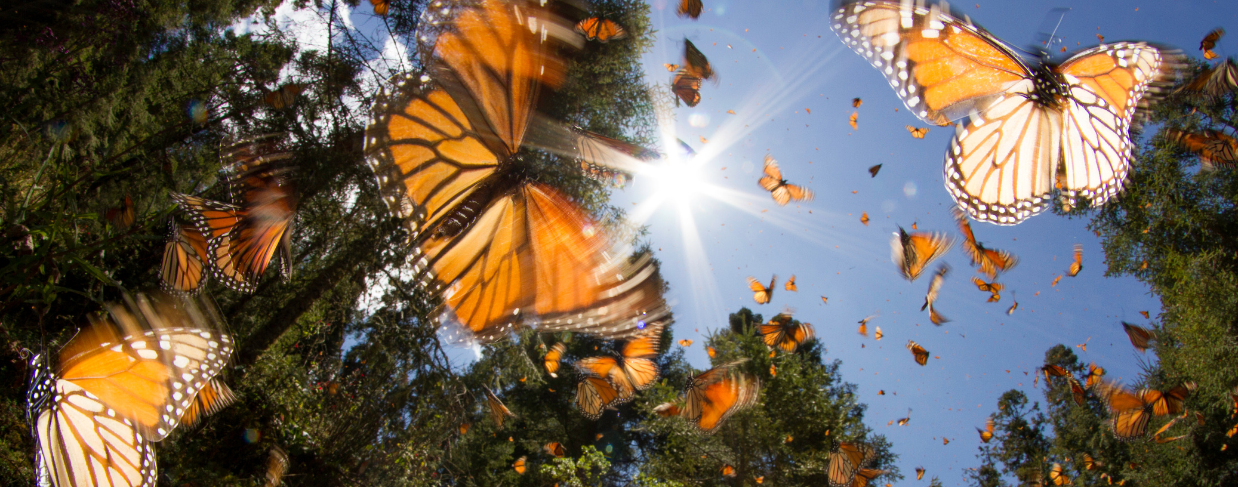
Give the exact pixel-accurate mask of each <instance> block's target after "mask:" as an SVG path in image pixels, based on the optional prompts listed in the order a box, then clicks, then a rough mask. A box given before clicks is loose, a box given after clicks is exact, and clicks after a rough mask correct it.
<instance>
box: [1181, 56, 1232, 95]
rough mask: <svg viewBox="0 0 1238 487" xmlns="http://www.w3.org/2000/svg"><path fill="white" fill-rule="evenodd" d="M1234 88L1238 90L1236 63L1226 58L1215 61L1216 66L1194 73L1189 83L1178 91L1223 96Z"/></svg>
mask: <svg viewBox="0 0 1238 487" xmlns="http://www.w3.org/2000/svg"><path fill="white" fill-rule="evenodd" d="M1236 90H1238V64H1235V63H1234V60H1233V59H1226V60H1225V61H1223V62H1220V63H1217V65H1216V66H1213V67H1211V68H1205V69H1204V70H1203V71H1200V72H1199V74H1197V75H1195V78H1194V79H1192V80H1191V82H1190V83H1187V84H1186V85H1184V86H1183V87H1182V88H1179V91H1184V92H1188V93H1201V94H1203V95H1205V96H1209V97H1219V96H1224V95H1225V94H1226V93H1231V92H1233V91H1236Z"/></svg>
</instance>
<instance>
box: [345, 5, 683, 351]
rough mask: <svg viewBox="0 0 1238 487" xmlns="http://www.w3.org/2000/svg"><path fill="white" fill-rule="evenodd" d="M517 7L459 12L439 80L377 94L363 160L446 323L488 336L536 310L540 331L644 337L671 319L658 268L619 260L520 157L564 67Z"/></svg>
mask: <svg viewBox="0 0 1238 487" xmlns="http://www.w3.org/2000/svg"><path fill="white" fill-rule="evenodd" d="M510 7H511V5H510V4H508V3H505V2H502V1H499V0H487V1H482V2H480V3H479V4H478V5H477V6H469V7H464V8H455V9H450V12H451V15H452V16H451V18H450V19H448V20H446V21H444V25H445V27H444V28H443V30H442V32H441V33H440V34H439V35H438V37H437V40H436V42H435V44H434V47H433V50H432V54H433V57H434V60H435V64H434V69H433V71H432V74H433V76H429V75H427V76H424V77H421V78H420V79H418V78H415V77H412V76H405V77H401V78H398V79H397V80H396V82H395V86H394V88H392V89H391V91H390V92H388V89H386V88H384V90H383V92H381V93H380V94H379V95H378V96H377V98H376V102H375V105H374V107H373V109H372V112H371V114H372V117H373V118H372V119H371V122H370V124H369V126H368V127H367V129H366V149H365V152H366V156H367V161H368V162H369V164H370V167H371V169H372V170H373V171H374V173H375V175H376V177H377V178H378V182H379V188H380V192H381V194H382V196H383V199H384V200H385V201H386V202H387V206H388V208H389V210H390V211H392V213H394V214H396V215H397V216H398V217H400V218H402V219H403V220H404V223H405V225H406V226H408V227H409V230H410V233H411V234H412V235H413V237H412V241H411V243H412V245H413V246H414V247H415V248H416V252H417V253H418V254H419V255H420V256H421V258H420V259H419V261H420V262H421V264H420V265H419V267H420V268H419V269H418V271H419V272H420V277H421V278H422V281H423V282H424V283H425V284H426V285H427V287H428V288H429V290H430V291H431V292H434V293H437V294H440V295H441V296H442V298H443V305H442V306H443V307H442V308H441V311H442V312H441V313H435V316H436V317H437V319H438V321H440V322H441V323H444V324H449V325H456V324H459V325H462V326H461V328H463V329H464V330H463V332H464V333H462V334H461V335H463V336H466V337H468V338H472V339H475V340H479V341H492V340H495V339H498V338H501V337H504V336H506V335H507V334H508V333H509V331H510V330H511V329H512V328H514V327H516V326H517V324H518V323H519V322H521V321H524V320H526V319H532V318H535V319H536V320H538V321H539V322H540V323H541V324H540V326H539V330H540V331H542V332H555V331H564V330H572V331H578V332H587V333H594V334H601V335H604V336H610V337H614V336H627V335H630V334H632V333H636V331H634V330H639V329H640V327H642V326H644V325H645V324H646V323H652V322H654V321H656V319H658V318H659V317H660V316H661V313H662V311H660V310H662V309H663V306H662V305H663V302H662V297H661V290H660V279H659V278H658V277H657V269H656V266H655V264H654V263H653V262H652V261H651V260H649V259H639V260H638V261H636V262H634V263H629V262H628V259H626V258H617V257H618V256H617V255H612V254H611V253H610V252H611V251H612V248H611V244H610V239H609V237H608V235H606V233H605V232H603V231H602V229H601V227H600V226H599V225H598V224H597V223H595V222H594V221H593V220H592V219H591V218H589V217H588V216H587V215H586V213H585V212H584V210H582V209H581V208H580V207H579V206H577V205H576V204H574V203H572V202H571V201H570V200H569V199H568V198H566V197H565V196H563V195H562V194H560V193H559V192H558V191H555V190H554V189H552V188H550V187H549V186H546V185H543V184H541V183H537V182H534V181H532V180H530V179H529V177H527V176H524V175H523V174H524V171H523V169H522V168H520V167H518V165H517V163H516V161H515V154H516V152H517V150H518V149H519V148H520V147H521V145H522V144H523V142H524V134H525V131H526V128H527V127H528V126H529V122H530V119H531V113H532V112H531V110H532V107H533V101H534V98H535V97H536V94H537V92H538V91H539V90H540V88H541V86H542V85H548V86H555V85H557V84H559V83H561V81H562V76H563V73H562V70H561V68H562V63H561V62H559V60H557V59H556V58H553V57H550V56H549V55H547V54H544V53H542V52H541V51H540V48H539V44H538V42H537V40H536V37H537V36H535V35H534V33H532V32H530V31H529V30H528V29H526V28H525V27H524V26H523V25H521V23H522V22H524V19H523V18H517V17H516V16H515V14H514V13H513V11H514V10H513V9H512V8H510ZM431 82H434V83H438V84H439V85H435V84H432V83H431Z"/></svg>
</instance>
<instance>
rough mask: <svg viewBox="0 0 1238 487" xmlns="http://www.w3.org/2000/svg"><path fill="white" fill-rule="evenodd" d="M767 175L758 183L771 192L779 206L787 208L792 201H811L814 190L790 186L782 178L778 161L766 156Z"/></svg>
mask: <svg viewBox="0 0 1238 487" xmlns="http://www.w3.org/2000/svg"><path fill="white" fill-rule="evenodd" d="M764 172H765V175H764V176H762V177H761V179H759V180H758V181H757V184H760V185H761V187H762V188H764V189H765V190H766V191H769V192H770V196H772V197H773V198H774V201H775V202H777V203H778V205H779V206H786V205H787V203H789V202H790V201H791V200H795V201H811V200H812V190H810V189H808V188H805V187H802V186H796V185H794V184H788V183H787V180H786V179H783V178H782V170H781V169H779V168H778V161H776V160H774V157H773V156H771V155H769V154H766V155H765V169H764Z"/></svg>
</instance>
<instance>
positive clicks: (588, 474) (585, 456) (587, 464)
mask: <svg viewBox="0 0 1238 487" xmlns="http://www.w3.org/2000/svg"><path fill="white" fill-rule="evenodd" d="M609 469H610V462H609V461H607V460H606V455H603V454H602V452H600V451H597V449H596V448H593V446H592V445H589V446H585V447H584V448H583V449H582V451H581V452H580V458H579V459H575V458H570V457H569V458H556V459H554V463H553V464H550V465H542V467H541V470H542V473H543V474H545V475H546V476H548V477H550V478H551V479H552V480H554V481H555V482H557V483H559V484H561V485H564V486H566V487H585V486H591V485H598V486H600V485H602V483H601V481H602V474H604V473H606V471H607V470H609Z"/></svg>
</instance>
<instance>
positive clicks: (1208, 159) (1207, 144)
mask: <svg viewBox="0 0 1238 487" xmlns="http://www.w3.org/2000/svg"><path fill="white" fill-rule="evenodd" d="M1165 136H1166V137H1167V138H1168V139H1170V140H1172V141H1174V142H1177V143H1178V145H1181V146H1182V147H1184V148H1186V149H1187V150H1189V151H1191V152H1194V153H1195V154H1196V155H1198V156H1199V163H1200V165H1201V166H1203V168H1204V169H1205V170H1213V169H1216V168H1217V167H1234V166H1235V165H1238V140H1235V139H1234V138H1233V137H1231V136H1229V135H1227V134H1225V133H1222V132H1218V131H1215V130H1205V131H1203V132H1201V133H1192V132H1186V131H1182V130H1172V129H1170V130H1166V131H1165Z"/></svg>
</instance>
